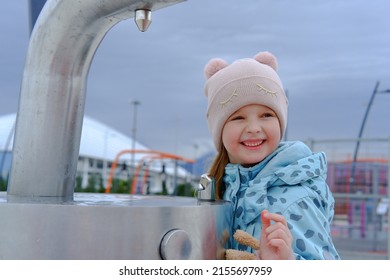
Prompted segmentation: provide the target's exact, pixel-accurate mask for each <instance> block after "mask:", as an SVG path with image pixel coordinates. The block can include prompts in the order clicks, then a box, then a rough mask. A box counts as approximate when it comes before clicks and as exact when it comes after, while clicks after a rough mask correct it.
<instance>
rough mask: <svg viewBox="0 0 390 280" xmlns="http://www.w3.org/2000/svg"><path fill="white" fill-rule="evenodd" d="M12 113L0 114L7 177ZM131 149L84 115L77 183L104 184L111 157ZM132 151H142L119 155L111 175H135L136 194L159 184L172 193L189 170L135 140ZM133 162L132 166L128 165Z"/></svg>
mask: <svg viewBox="0 0 390 280" xmlns="http://www.w3.org/2000/svg"><path fill="white" fill-rule="evenodd" d="M15 119H16V114H9V115H5V116H1V117H0V176H1V178H3V179H7V178H8V175H9V172H10V168H11V161H12V144H13V135H14V124H15ZM131 148H132V139H131V138H129V137H127V136H126V135H124V134H122V133H120V132H118V131H116V130H114V129H112V128H110V127H108V126H106V125H104V124H102V123H100V122H98V121H96V120H94V119H92V118H89V117H87V116H85V117H84V120H83V128H82V135H81V142H80V152H79V160H78V164H77V180H76V181H77V184H78V185H79V187H81V188H87V187H88V186H90V184H91V182H94V184H96V187H99V185H100V187H104V188H105V187H106V186H107V182H108V181H109V176H110V171H111V167H112V164H113V162H114V160H115V158H116V157H117V156H118V154H119V153H120V152H121V151H125V150H130V149H131ZM135 150H142V151H146V152H145V153H137V154H134V161H132V155H131V154H130V153H124V154H123V155H122V156H120V157H119V160H118V167H117V168H116V169H115V173H114V177H115V178H117V179H122V180H128V179H129V178H132V177H133V175H134V174H135V175H138V176H137V177H136V178H137V179H136V181H135V182H134V183H133V184H134V185H133V187H135V192H136V193H144V192H146V189H147V191H148V192H149V193H160V192H161V191H162V188H163V185H164V187H165V188H166V189H167V192H168V193H169V194H172V193H174V192H175V186H177V185H179V184H183V183H187V182H189V181H190V179H191V178H192V175H191V172H188V171H187V170H185V169H184V168H182V167H180V166H179V164H178V163H177V162H175V161H174V160H171V159H166V158H161V157H159V156H156V155H157V154H154V153H150V152H151V149H149V148H148V147H146V146H144V145H142V144H140V143H138V142H136V144H135ZM132 162H134V166H131V164H132Z"/></svg>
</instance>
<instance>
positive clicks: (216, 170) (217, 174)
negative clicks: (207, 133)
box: [209, 145, 229, 199]
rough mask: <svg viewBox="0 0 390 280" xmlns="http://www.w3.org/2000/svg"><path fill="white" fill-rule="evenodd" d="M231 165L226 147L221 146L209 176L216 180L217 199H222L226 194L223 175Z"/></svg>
mask: <svg viewBox="0 0 390 280" xmlns="http://www.w3.org/2000/svg"><path fill="white" fill-rule="evenodd" d="M228 163H229V157H228V153H227V151H226V149H225V147H224V145H221V148H220V151H219V152H218V154H217V156H216V157H215V158H214V161H213V163H212V164H211V167H210V170H209V175H210V176H211V177H212V178H214V180H215V197H216V198H217V199H222V198H223V194H224V193H225V184H224V182H223V175H224V173H225V166H226V165H227V164H228Z"/></svg>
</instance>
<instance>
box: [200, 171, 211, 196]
mask: <svg viewBox="0 0 390 280" xmlns="http://www.w3.org/2000/svg"><path fill="white" fill-rule="evenodd" d="M198 200H207V201H214V200H215V180H214V178H212V177H210V175H209V174H207V173H206V174H203V175H202V176H201V177H200V181H199V188H198Z"/></svg>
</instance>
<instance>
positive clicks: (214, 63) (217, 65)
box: [204, 58, 228, 79]
mask: <svg viewBox="0 0 390 280" xmlns="http://www.w3.org/2000/svg"><path fill="white" fill-rule="evenodd" d="M226 66H228V63H227V62H226V61H225V60H223V59H221V58H213V59H211V60H210V61H209V62H208V63H207V64H206V66H205V68H204V75H205V77H206V79H210V78H211V77H212V76H213V75H214V74H215V73H217V72H218V71H219V70H221V69H223V68H225V67H226Z"/></svg>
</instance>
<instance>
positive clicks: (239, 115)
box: [222, 104, 281, 167]
mask: <svg viewBox="0 0 390 280" xmlns="http://www.w3.org/2000/svg"><path fill="white" fill-rule="evenodd" d="M280 137H281V134H280V124H279V119H278V118H277V116H276V114H275V112H274V111H273V110H272V109H270V108H268V107H267V106H264V105H257V104H252V105H247V106H244V107H242V108H241V109H239V110H237V111H236V112H234V113H233V114H232V115H231V116H230V117H229V118H228V120H227V121H226V123H225V126H224V128H223V130H222V144H223V145H224V146H225V148H226V150H227V153H228V156H229V161H230V162H231V163H237V164H240V165H243V166H246V167H249V166H252V165H255V164H257V163H258V162H260V161H262V160H263V159H264V158H266V157H267V156H268V155H269V154H271V153H272V152H273V151H274V150H275V149H276V148H277V147H278V145H279V142H280Z"/></svg>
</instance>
